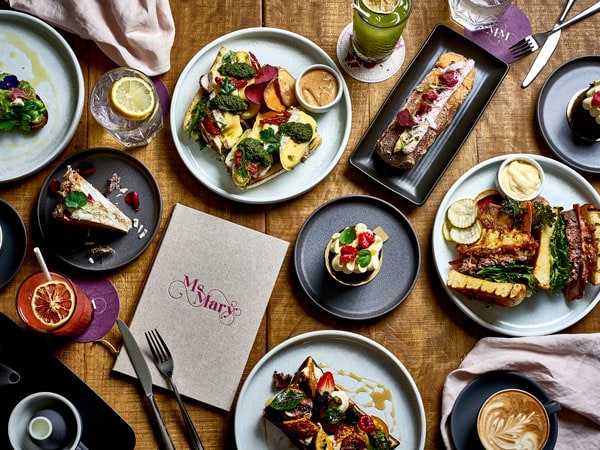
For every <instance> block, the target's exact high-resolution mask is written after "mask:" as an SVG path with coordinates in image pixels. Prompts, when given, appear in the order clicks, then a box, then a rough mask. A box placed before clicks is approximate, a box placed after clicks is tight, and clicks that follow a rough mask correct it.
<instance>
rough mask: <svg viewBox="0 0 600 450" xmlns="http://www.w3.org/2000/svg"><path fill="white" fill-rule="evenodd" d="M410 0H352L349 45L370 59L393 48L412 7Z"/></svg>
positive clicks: (379, 59) (380, 57) (382, 56)
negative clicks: (350, 39)
mask: <svg viewBox="0 0 600 450" xmlns="http://www.w3.org/2000/svg"><path fill="white" fill-rule="evenodd" d="M412 6H413V0H354V4H353V9H354V16H353V19H352V25H353V32H352V48H353V50H354V52H355V53H356V56H358V57H359V58H360V59H362V60H363V61H366V62H370V63H379V62H382V61H385V60H386V59H387V58H389V57H390V55H391V54H392V53H393V52H394V48H395V47H396V44H397V43H398V40H399V39H400V35H402V32H403V31H404V28H405V27H406V23H407V22H408V18H409V16H410V13H411V11H412Z"/></svg>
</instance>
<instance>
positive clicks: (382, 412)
mask: <svg viewBox="0 0 600 450" xmlns="http://www.w3.org/2000/svg"><path fill="white" fill-rule="evenodd" d="M307 356H312V357H313V358H314V359H315V360H316V361H318V362H319V363H320V364H321V365H322V369H323V370H327V371H331V372H332V373H333V375H334V377H335V378H336V380H337V383H339V384H340V385H342V386H344V389H345V390H346V391H347V392H348V393H349V397H350V398H351V399H352V400H354V401H355V402H356V403H357V405H359V406H360V407H361V408H362V409H364V410H365V412H366V413H367V414H372V415H375V416H377V417H380V418H381V419H383V420H384V421H385V422H386V424H387V425H388V427H389V431H390V434H392V435H393V436H394V437H396V438H397V439H399V440H400V446H399V447H398V448H410V449H423V448H424V446H425V431H426V423H425V410H424V408H423V402H422V399H421V395H420V393H419V391H418V388H417V386H416V384H415V382H414V380H413V379H412V377H411V375H410V373H409V372H408V371H407V370H406V368H405V367H404V365H403V364H402V363H401V362H400V361H399V360H398V358H396V357H395V356H394V355H393V354H392V353H391V352H390V351H388V350H387V349H386V348H385V347H383V346H382V345H381V344H379V343H377V342H375V341H373V340H371V339H369V338H366V337H363V336H360V335H358V334H355V333H349V332H346V331H333V330H327V331H315V332H310V333H305V334H301V335H299V336H296V337H293V338H291V339H288V340H287V341H285V342H282V343H281V344H279V345H277V346H276V347H275V348H273V349H272V350H271V351H269V352H268V353H267V354H266V355H265V356H263V357H262V358H261V360H260V361H259V362H258V363H257V364H256V366H254V368H253V369H252V371H251V372H250V373H249V374H248V377H247V378H246V380H245V381H244V384H243V386H242V388H241V390H240V395H239V398H238V401H237V406H236V410H235V419H234V420H235V425H234V429H235V440H236V443H237V445H238V448H253V449H254V448H291V447H292V444H291V443H290V442H289V440H288V439H287V437H285V435H284V434H283V432H282V431H280V430H279V429H278V428H276V427H275V426H273V425H271V424H270V423H266V422H265V419H264V418H263V415H262V414H263V413H262V411H263V408H264V407H265V405H266V403H267V401H268V400H269V399H270V398H272V397H273V396H274V395H275V394H276V392H277V389H275V388H274V386H273V373H274V372H280V373H284V374H291V375H294V372H295V371H296V369H297V368H298V367H299V366H300V364H301V363H302V361H304V360H305V359H306V357H307ZM371 394H373V395H376V396H377V397H378V400H374V399H373V397H372V396H371Z"/></svg>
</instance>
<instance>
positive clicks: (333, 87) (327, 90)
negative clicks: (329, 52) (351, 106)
mask: <svg viewBox="0 0 600 450" xmlns="http://www.w3.org/2000/svg"><path fill="white" fill-rule="evenodd" d="M343 91H344V80H343V78H342V76H341V75H340V73H339V72H338V71H337V69H334V68H332V67H330V66H328V65H326V64H314V65H312V66H308V67H306V68H305V69H304V70H303V71H302V72H301V73H300V75H299V76H298V79H297V80H296V85H295V92H296V99H297V100H298V103H300V106H302V108H304V109H305V110H307V111H310V112H313V113H324V112H326V111H329V110H330V109H331V108H333V107H334V106H335V105H337V104H338V103H339V102H340V100H341V98H342V93H343Z"/></svg>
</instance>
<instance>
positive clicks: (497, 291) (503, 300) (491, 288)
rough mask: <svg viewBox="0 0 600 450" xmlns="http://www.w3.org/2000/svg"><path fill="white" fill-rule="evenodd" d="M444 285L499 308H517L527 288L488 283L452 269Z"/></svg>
mask: <svg viewBox="0 0 600 450" xmlns="http://www.w3.org/2000/svg"><path fill="white" fill-rule="evenodd" d="M446 284H447V285H448V287H450V288H452V289H454V290H455V291H457V292H460V293H461V294H464V295H466V296H468V297H471V298H475V299H478V300H483V301H486V302H490V303H494V304H497V305H500V306H517V305H518V304H520V303H521V302H522V301H523V300H525V297H526V295H527V286H525V285H524V284H521V283H504V282H501V283H499V282H494V281H488V280H484V279H481V278H476V277H472V276H470V275H465V274H463V273H460V272H459V271H457V270H454V269H450V271H449V272H448V281H447V282H446Z"/></svg>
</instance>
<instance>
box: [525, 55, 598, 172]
mask: <svg viewBox="0 0 600 450" xmlns="http://www.w3.org/2000/svg"><path fill="white" fill-rule="evenodd" d="M596 80H600V56H598V55H588V56H581V57H578V58H574V59H572V60H570V61H567V62H566V63H564V64H563V65H561V66H560V67H558V68H557V69H556V70H555V71H554V72H552V73H551V74H550V76H549V77H548V79H547V80H546V82H545V83H544V85H543V86H542V89H541V91H540V95H539V98H538V103H537V121H538V125H539V127H540V131H541V132H542V136H543V138H544V140H545V141H546V144H548V147H549V148H550V150H552V152H553V153H554V154H555V155H556V156H557V157H558V158H559V159H560V160H561V161H563V162H564V163H565V164H567V165H569V166H571V167H573V168H574V169H578V170H581V171H584V172H588V173H600V142H595V141H593V140H587V139H583V138H581V137H580V136H579V135H578V134H577V133H576V132H575V131H573V129H572V128H571V126H570V125H569V120H568V118H567V110H568V108H569V103H570V102H571V100H572V99H574V97H576V96H577V94H578V93H579V92H581V91H582V90H584V89H586V88H589V87H590V85H591V84H592V83H593V82H594V81H596ZM575 106H576V107H578V105H575ZM597 127H598V129H600V125H597Z"/></svg>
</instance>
